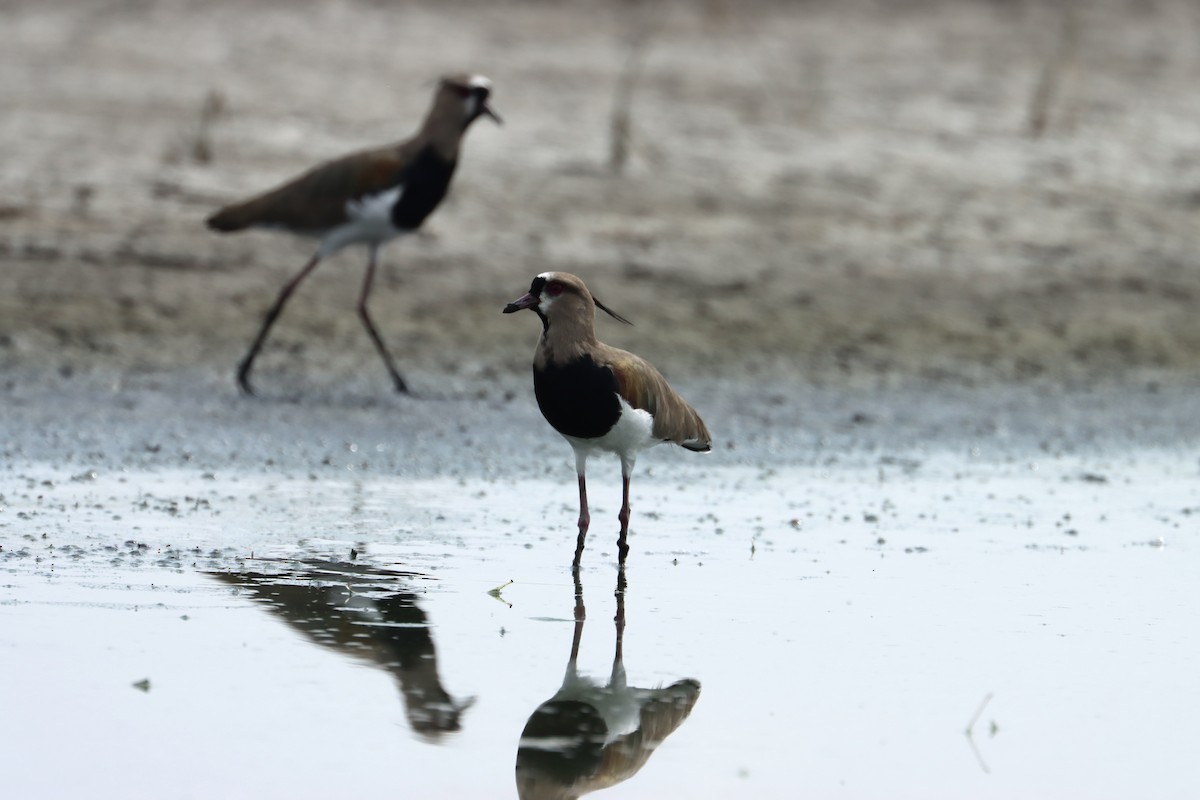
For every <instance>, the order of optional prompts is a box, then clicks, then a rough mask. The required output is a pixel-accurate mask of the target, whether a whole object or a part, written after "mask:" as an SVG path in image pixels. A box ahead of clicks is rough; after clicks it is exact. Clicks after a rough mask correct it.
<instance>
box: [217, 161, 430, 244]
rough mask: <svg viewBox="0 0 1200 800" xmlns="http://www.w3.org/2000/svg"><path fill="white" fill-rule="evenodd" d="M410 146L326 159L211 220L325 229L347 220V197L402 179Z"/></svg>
mask: <svg viewBox="0 0 1200 800" xmlns="http://www.w3.org/2000/svg"><path fill="white" fill-rule="evenodd" d="M409 160H410V159H409V158H408V154H407V152H406V148H403V147H385V148H379V149H376V150H364V151H361V152H358V153H351V154H350V155H348V156H343V157H341V158H338V159H335V160H333V161H327V162H325V163H324V164H321V165H319V166H316V167H314V168H312V169H310V170H309V171H308V172H305V173H304V174H303V175H300V176H299V177H297V178H294V179H293V180H291V181H288V182H287V183H285V184H283V185H282V186H279V187H278V188H275V189H272V190H270V191H269V192H265V193H263V194H260V195H258V196H256V197H252V198H250V199H249V200H245V201H242V202H240V203H234V204H233V205H230V206H226V207H225V208H222V209H221V210H220V211H218V212H217V213H216V214H213V215H212V216H211V217H209V219H208V226H209V227H210V228H213V229H215V230H218V231H238V230H242V229H243V228H249V227H251V226H256V225H261V226H267V227H270V226H280V227H285V228H289V229H291V230H294V231H312V232H321V231H326V230H328V229H330V228H333V227H335V226H337V225H340V224H342V223H343V222H345V221H346V202H347V201H348V200H356V199H358V198H361V197H362V196H363V195H367V194H372V193H375V192H381V191H384V190H386V189H389V188H391V187H393V186H396V185H397V184H398V183H400V181H401V179H402V177H403V175H404V169H405V167H406V166H407V165H408V162H409Z"/></svg>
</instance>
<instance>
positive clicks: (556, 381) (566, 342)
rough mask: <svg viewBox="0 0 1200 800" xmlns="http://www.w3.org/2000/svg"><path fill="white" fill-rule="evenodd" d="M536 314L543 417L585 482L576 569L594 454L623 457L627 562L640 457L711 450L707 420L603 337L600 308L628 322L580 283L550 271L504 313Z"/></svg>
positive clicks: (537, 388)
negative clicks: (654, 451) (651, 452)
mask: <svg viewBox="0 0 1200 800" xmlns="http://www.w3.org/2000/svg"><path fill="white" fill-rule="evenodd" d="M526 308H528V309H532V310H533V311H534V312H535V313H536V314H537V315H538V317H539V318H540V319H541V320H542V336H541V338H540V339H539V340H538V344H537V349H536V350H535V351H534V355H533V390H534V394H535V395H536V396H537V402H538V407H539V408H540V409H541V410H542V416H544V417H545V418H546V421H547V422H549V423H550V425H551V426H552V427H553V428H554V429H555V430H556V431H558V432H559V433H560V434H562V436H563V438H565V439H566V440H567V441H568V442H569V443H570V444H571V447H573V448H574V449H575V471H576V473H577V474H578V476H579V539H578V540H577V542H576V547H575V565H576V566H578V565H579V560H580V557H581V556H582V554H583V542H584V538H585V536H586V535H587V529H588V523H589V522H590V521H591V515H590V514H589V513H588V502H587V480H586V478H585V470H584V468H585V465H586V462H587V458H588V456H589V455H591V453H592V451H594V450H607V451H609V452H612V453H616V454H617V455H618V456H619V457H620V459H621V476H622V481H621V483H622V488H621V512H620V515H619V518H620V520H621V533H620V537H619V539H618V540H617V547H618V550H619V551H620V560H621V562H622V563H624V561H625V556H626V554H627V553H628V552H629V545H628V543H627V541H626V536H627V534H628V532H629V477H630V475H631V474H632V473H633V466H634V462H635V461H636V460H637V454H638V452H639V451H641V450H644V449H645V448H647V447H652V446H654V445H656V444H660V443H662V442H671V443H673V444H677V445H680V446H681V447H685V448H687V449H688V450H693V451H696V452H700V453H703V452H708V451H709V450H711V449H712V439H711V437H710V436H709V433H708V428H706V427H705V425H704V422H703V420H701V419H700V415H699V414H697V413H696V411H695V409H693V408H692V407H691V406H690V405H688V404H687V403H686V402H685V401H684V399H683V398H682V397H680V396H679V395H678V394H677V393H676V392H675V390H674V389H672V388H671V387H670V386H669V385H668V384H667V381H666V379H665V378H663V376H662V375H661V374H660V373H659V371H658V370H656V369H655V368H654V367H653V366H651V365H650V364H649V363H648V362H647V361H645V360H644V359H642V358H640V357H638V356H635V355H634V354H633V353H627V352H625V351H624V350H618V349H617V348H615V347H609V346H608V345H606V344H603V343H601V342H600V341H598V340H597V339H596V329H595V323H596V309H597V308H599V309H601V310H602V311H604V312H605V313H607V314H609V315H610V316H612V317H614V318H615V319H618V320H620V321H622V322H626V323H628V322H629V320H627V319H625V318H624V317H621V316H620V315H618V314H616V313H614V312H613V311H612V310H610V309H609V308H607V307H606V306H605V305H604V304H603V303H601V302H600V301H599V300H597V299H595V298H594V297H592V294H591V292H589V291H588V288H587V286H585V285H584V283H583V281H582V280H580V279H579V278H578V277H576V276H574V275H571V274H569V273H566V272H544V273H542V274H541V275H538V276H537V277H536V278H534V279H533V285H532V286H530V287H529V293H528V294H526V295H524V296H522V297H521V298H519V299H517V300H514V301H513V302H511V303H509V304H508V305H507V306H506V307H505V308H504V313H505V314H511V313H513V312H515V311H520V310H522V309H526Z"/></svg>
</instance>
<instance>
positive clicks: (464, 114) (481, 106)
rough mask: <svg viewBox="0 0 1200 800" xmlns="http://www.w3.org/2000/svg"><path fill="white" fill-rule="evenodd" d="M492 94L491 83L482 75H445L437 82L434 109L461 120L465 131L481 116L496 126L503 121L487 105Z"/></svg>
mask: <svg viewBox="0 0 1200 800" xmlns="http://www.w3.org/2000/svg"><path fill="white" fill-rule="evenodd" d="M491 94H492V82H491V81H490V80H488V79H487V78H485V77H484V76H482V75H472V74H469V73H462V74H457V75H445V76H443V77H442V79H441V80H440V81H439V82H438V96H437V100H436V101H435V103H434V107H435V108H438V109H442V110H443V112H442V113H445V114H448V115H449V114H453V115H455V116H457V117H458V118H460V119H461V120H462V128H463V129H464V130H465V129H466V128H467V126H468V125H470V124H471V123H472V122H474V121H475V120H477V119H479V118H480V117H482V116H488V117H491V118H492V119H493V120H494V121H495V122H496V123H497V124H503V123H504V120H502V119H500V115H499V114H497V113H496V112H495V110H494V109H493V108H492V107H491V106H490V105H489V104H488V98H489V97H490V96H491Z"/></svg>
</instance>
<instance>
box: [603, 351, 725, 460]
mask: <svg viewBox="0 0 1200 800" xmlns="http://www.w3.org/2000/svg"><path fill="white" fill-rule="evenodd" d="M602 347H603V349H604V352H605V353H606V355H607V356H608V358H607V359H606V360H607V361H608V364H609V366H610V367H611V368H612V371H613V374H615V375H616V376H617V392H618V393H620V395H621V397H623V398H625V402H627V403H629V405H631V406H633V407H634V408H640V409H643V410H645V411H649V412H650V415H651V416H652V417H654V430H653V433H654V435H655V436H656V437H657V438H659V439H662V440H664V441H668V442H674V443H675V444H678V445H681V446H683V447H686V448H687V449H688V450H695V451H697V452H707V451H709V450H711V449H712V437H711V436H710V435H709V433H708V428H707V427H706V426H705V425H704V420H702V419H700V415H699V414H697V413H696V409H694V408H692V407H691V406H690V405H688V403H687V401H685V400H684V399H683V398H682V397H680V396H679V394H678V393H677V392H676V391H675V390H674V389H672V388H671V386H670V384H668V383H667V379H666V378H664V377H663V376H662V373H660V372H659V371H658V370H656V369H655V368H654V367H653V366H652V365H651V364H650V362H648V361H646V360H645V359H644V358H640V357H639V356H635V355H634V354H633V353H627V352H625V351H624V350H618V349H616V348H615V347H607V346H603V345H602Z"/></svg>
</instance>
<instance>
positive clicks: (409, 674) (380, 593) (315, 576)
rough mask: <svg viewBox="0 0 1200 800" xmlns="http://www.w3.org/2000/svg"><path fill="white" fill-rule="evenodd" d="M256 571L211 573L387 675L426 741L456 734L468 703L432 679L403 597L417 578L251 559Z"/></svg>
mask: <svg viewBox="0 0 1200 800" xmlns="http://www.w3.org/2000/svg"><path fill="white" fill-rule="evenodd" d="M254 563H255V564H259V565H262V571H258V572H252V571H242V572H213V573H210V574H211V575H212V576H213V577H215V578H217V579H218V580H220V581H223V582H225V583H227V584H230V585H232V586H237V587H239V588H241V589H243V590H245V591H246V592H248V593H249V594H250V596H251V597H253V598H254V599H255V600H257V601H259V602H260V603H262V604H263V605H264V606H265V607H266V608H268V609H270V611H271V612H272V613H274V614H275V615H276V616H278V617H279V618H281V619H282V620H283V621H284V622H286V623H287V624H288V625H290V626H291V627H293V628H295V629H296V630H297V631H299V632H300V633H302V634H304V636H305V637H306V638H308V639H309V640H311V641H312V642H314V643H316V644H319V645H321V646H323V647H328V648H330V649H331V650H336V651H338V652H339V653H343V654H344V655H348V656H352V657H354V658H357V659H358V660H360V661H365V662H368V663H370V664H374V665H377V666H380V667H382V668H384V669H386V670H387V671H388V672H391V673H392V674H393V675H394V676H395V677H396V680H397V682H398V683H399V684H400V693H401V695H403V697H404V710H405V714H406V716H407V718H408V722H409V725H411V726H412V729H413V731H414V732H415V733H417V734H419V735H420V736H421V737H422V738H424V739H426V740H427V741H437V740H438V739H440V738H441V737H442V736H443V735H444V734H446V733H449V732H452V731H457V730H458V729H459V727H460V724H461V717H462V714H463V712H464V711H465V710H466V709H467V708H468V707H470V705H471V703H472V702H474V698H470V699H467V700H464V701H460V700H455V699H454V698H453V697H451V696H450V693H449V692H447V691H446V690H445V689H444V688H442V683H441V680H440V679H439V678H438V670H437V651H436V650H435V649H434V646H433V636H432V628H431V626H430V624H429V620H428V618H427V617H426V616H425V612H424V611H422V610H421V609H420V607H419V606H418V605H417V596H416V595H415V594H413V592H412V591H411V586H412V584H413V582H414V581H417V580H420V579H421V578H423V577H424V576H422V575H419V574H416V573H406V572H397V571H390V570H383V569H379V568H378V567H371V566H367V565H358V564H347V563H338V562H332V561H315V560H310V561H275V560H269V559H259V560H257V561H256V562H254Z"/></svg>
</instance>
